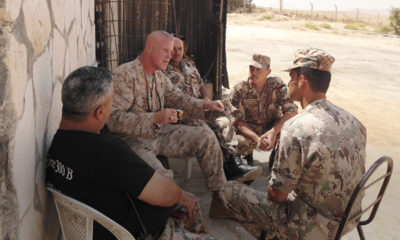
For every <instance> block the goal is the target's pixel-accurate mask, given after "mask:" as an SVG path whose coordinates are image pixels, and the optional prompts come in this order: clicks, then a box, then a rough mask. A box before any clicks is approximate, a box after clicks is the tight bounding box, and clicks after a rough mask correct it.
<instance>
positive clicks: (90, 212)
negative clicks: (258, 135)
mask: <svg viewBox="0 0 400 240" xmlns="http://www.w3.org/2000/svg"><path fill="white" fill-rule="evenodd" d="M47 189H48V190H49V191H50V192H51V193H52V195H53V198H54V202H55V204H56V208H57V213H58V218H59V220H60V223H61V229H62V233H63V236H64V239H65V240H92V239H93V221H96V222H98V223H99V224H101V225H102V226H103V227H105V228H106V229H107V230H108V231H110V232H111V233H112V234H113V235H114V236H115V237H116V238H117V239H120V240H135V238H134V237H133V236H132V235H131V233H130V232H128V230H126V229H125V228H123V227H122V226H121V225H119V224H118V223H116V222H115V221H114V220H112V219H110V218H109V217H107V216H105V215H104V214H102V213H101V212H99V211H97V210H96V209H94V208H92V207H89V206H88V205H86V204H84V203H81V202H79V201H77V200H75V199H73V198H70V197H67V196H66V195H64V194H62V193H60V192H58V191H56V190H54V189H51V188H47Z"/></svg>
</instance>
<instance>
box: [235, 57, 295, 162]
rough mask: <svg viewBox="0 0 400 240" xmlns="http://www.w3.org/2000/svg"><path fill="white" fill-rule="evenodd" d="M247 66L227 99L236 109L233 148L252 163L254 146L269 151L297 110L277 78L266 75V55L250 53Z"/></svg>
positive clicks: (268, 67)
mask: <svg viewBox="0 0 400 240" xmlns="http://www.w3.org/2000/svg"><path fill="white" fill-rule="evenodd" d="M249 68H250V77H249V78H248V79H247V80H246V81H242V82H240V83H238V84H236V85H235V87H234V88H233V90H232V93H231V98H232V100H231V101H232V105H233V106H234V107H235V108H236V110H235V111H234V112H233V116H234V126H235V127H236V129H237V133H238V135H237V139H238V146H237V151H238V152H239V153H240V154H241V155H242V156H244V158H245V159H246V160H247V163H248V164H250V165H253V150H254V148H256V147H258V148H259V149H261V150H263V151H270V150H272V149H273V148H274V145H275V142H276V139H277V136H278V135H279V132H280V130H281V128H282V125H283V123H284V122H285V121H286V120H288V119H289V118H291V117H293V116H294V115H295V114H296V113H297V106H296V105H295V104H294V103H293V101H291V100H290V99H289V95H288V93H287V88H286V85H285V83H284V82H283V81H282V80H281V79H280V78H279V77H268V75H269V74H270V73H271V69H270V58H269V57H268V56H265V55H259V54H254V55H253V61H252V62H251V63H250V65H249ZM274 150H275V149H274ZM273 153H274V152H273ZM273 153H271V156H273V155H274V154H273ZM271 160H273V157H271V158H270V166H271V163H272V161H271Z"/></svg>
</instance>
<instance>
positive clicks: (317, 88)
mask: <svg viewBox="0 0 400 240" xmlns="http://www.w3.org/2000/svg"><path fill="white" fill-rule="evenodd" d="M294 70H295V71H296V73H297V75H298V76H300V75H303V76H304V77H305V78H307V80H308V82H309V83H310V87H311V90H313V91H314V92H323V93H326V91H328V88H329V83H330V82H331V73H330V72H327V71H322V70H318V69H313V68H307V67H299V68H296V69H294Z"/></svg>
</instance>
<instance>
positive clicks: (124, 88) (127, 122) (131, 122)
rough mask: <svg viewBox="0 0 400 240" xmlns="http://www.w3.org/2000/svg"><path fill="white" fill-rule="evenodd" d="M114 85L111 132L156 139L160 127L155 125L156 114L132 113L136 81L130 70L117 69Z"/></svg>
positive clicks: (108, 123)
mask: <svg viewBox="0 0 400 240" xmlns="http://www.w3.org/2000/svg"><path fill="white" fill-rule="evenodd" d="M113 83H114V84H113V85H114V98H113V106H112V112H111V114H110V118H109V119H108V122H107V127H108V128H109V130H110V131H111V132H113V133H116V134H123V135H132V136H136V137H142V138H154V137H156V135H157V133H158V130H159V126H158V125H157V124H154V113H148V112H131V111H130V108H131V107H132V106H133V105H134V104H135V96H134V89H135V80H134V76H133V74H132V73H131V72H130V70H129V69H121V70H120V71H118V69H117V71H116V72H115V73H114V79H113Z"/></svg>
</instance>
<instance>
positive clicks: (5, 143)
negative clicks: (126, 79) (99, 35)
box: [0, 0, 96, 240]
mask: <svg viewBox="0 0 400 240" xmlns="http://www.w3.org/2000/svg"><path fill="white" fill-rule="evenodd" d="M0 27H1V30H0V78H1V80H0V151H1V152H0V239H23V240H25V239H29V240H34V239H58V238H60V231H59V226H58V220H57V216H56V213H55V208H54V205H53V203H52V202H51V201H48V197H49V195H48V194H47V192H46V190H45V186H44V175H45V172H44V170H45V159H46V152H47V150H48V147H49V144H50V143H51V140H52V137H53V135H54V133H55V131H56V129H57V128H58V124H59V121H60V119H61V106H62V104H61V86H62V81H63V79H64V78H65V77H66V75H68V74H69V73H70V72H71V71H72V70H74V69H76V68H77V67H79V66H83V65H95V63H96V61H95V60H96V57H95V26H94V0H0Z"/></svg>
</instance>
